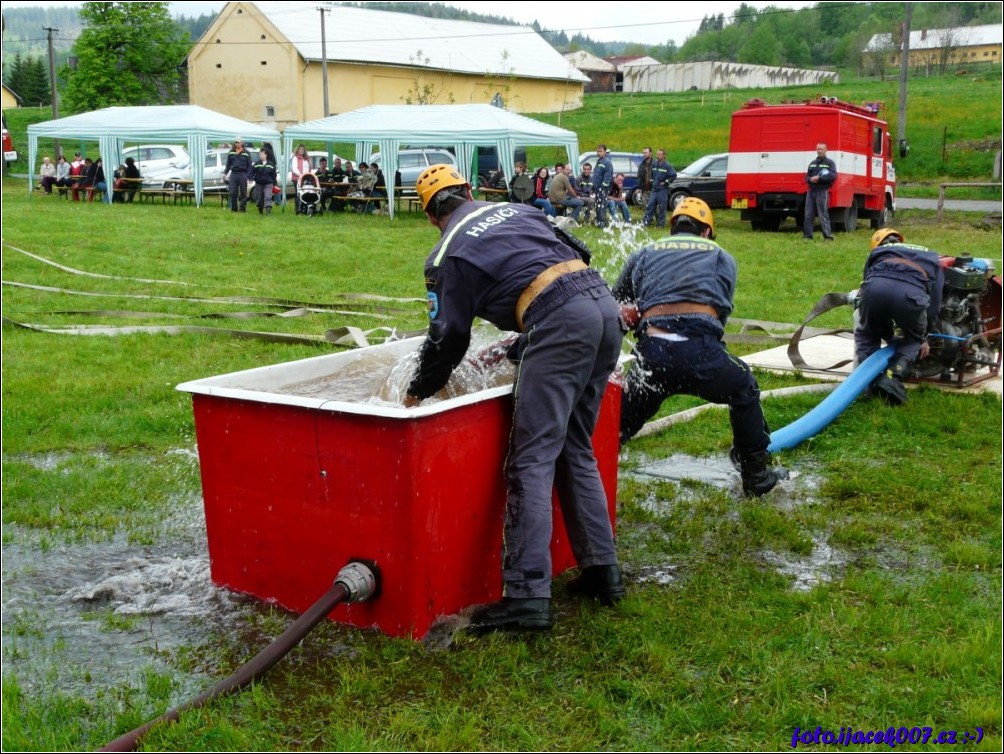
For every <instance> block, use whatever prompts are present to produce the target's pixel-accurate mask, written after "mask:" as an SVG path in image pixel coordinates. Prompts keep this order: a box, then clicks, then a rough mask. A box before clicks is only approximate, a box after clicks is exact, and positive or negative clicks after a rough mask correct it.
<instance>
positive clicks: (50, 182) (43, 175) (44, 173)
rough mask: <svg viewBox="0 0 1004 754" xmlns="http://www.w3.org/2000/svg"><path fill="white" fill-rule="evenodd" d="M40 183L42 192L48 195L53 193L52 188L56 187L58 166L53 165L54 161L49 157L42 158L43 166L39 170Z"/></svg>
mask: <svg viewBox="0 0 1004 754" xmlns="http://www.w3.org/2000/svg"><path fill="white" fill-rule="evenodd" d="M38 177H39V181H40V182H41V184H42V190H43V191H44V192H45V193H47V194H51V193H52V187H53V186H55V185H56V166H55V165H53V164H52V160H50V159H49V158H48V157H43V158H42V165H41V166H40V167H39V169H38Z"/></svg>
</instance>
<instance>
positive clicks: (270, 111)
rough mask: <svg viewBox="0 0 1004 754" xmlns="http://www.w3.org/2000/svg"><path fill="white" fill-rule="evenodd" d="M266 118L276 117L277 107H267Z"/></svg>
mask: <svg viewBox="0 0 1004 754" xmlns="http://www.w3.org/2000/svg"><path fill="white" fill-rule="evenodd" d="M265 117H266V118H274V117H275V105H265Z"/></svg>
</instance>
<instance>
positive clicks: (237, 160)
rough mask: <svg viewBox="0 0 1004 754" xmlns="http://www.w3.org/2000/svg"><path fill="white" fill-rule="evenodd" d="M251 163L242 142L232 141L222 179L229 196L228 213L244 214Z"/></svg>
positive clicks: (240, 140)
mask: <svg viewBox="0 0 1004 754" xmlns="http://www.w3.org/2000/svg"><path fill="white" fill-rule="evenodd" d="M252 168H253V163H252V161H251V155H250V154H248V152H247V150H246V149H244V140H243V139H240V138H237V139H234V148H233V149H231V150H230V154H228V155H227V165H226V167H225V168H224V169H223V177H224V178H225V179H226V181H227V191H228V193H229V194H230V211H231V212H237V211H240V212H246V211H247V203H248V181H249V180H250V179H251V170H252Z"/></svg>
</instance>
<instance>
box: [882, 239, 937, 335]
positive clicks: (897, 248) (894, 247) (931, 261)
mask: <svg viewBox="0 0 1004 754" xmlns="http://www.w3.org/2000/svg"><path fill="white" fill-rule="evenodd" d="M890 259H905V260H907V261H908V262H912V263H913V264H914V265H916V266H917V267H920V268H921V269H920V270H918V269H917V268H916V267H913V266H910V265H907V264H902V263H900V262H892V261H890ZM940 260H941V257H940V255H939V254H937V253H936V252H933V251H931V250H930V249H927V248H925V247H923V246H915V245H913V244H908V243H896V244H888V245H886V246H878V247H876V248H875V249H874V250H873V251H872V253H871V254H869V255H868V259H867V260H866V261H865V270H864V275H863V279H864V280H865V281H867V280H868V279H869V278H873V277H883V278H892V279H893V280H899V281H901V282H902V283H904V284H906V285H913V286H917V287H919V288H923V289H924V290H926V291H927V293H928V295H929V296H930V297H931V303H930V304H929V305H928V307H927V323H928V328H932V327H934V326H935V324H936V323H937V321H938V318H939V316H940V314H941V292H942V289H943V288H944V287H945V271H944V270H943V269H942V267H941V261H940ZM921 270H923V272H922V271H921Z"/></svg>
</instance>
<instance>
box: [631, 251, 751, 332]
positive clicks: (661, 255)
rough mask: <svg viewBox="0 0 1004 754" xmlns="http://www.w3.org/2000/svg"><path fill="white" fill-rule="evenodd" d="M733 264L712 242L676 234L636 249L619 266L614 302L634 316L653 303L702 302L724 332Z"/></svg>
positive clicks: (733, 279)
mask: <svg viewBox="0 0 1004 754" xmlns="http://www.w3.org/2000/svg"><path fill="white" fill-rule="evenodd" d="M736 271H737V268H736V260H735V259H733V257H732V255H731V254H729V253H728V252H727V251H725V250H724V249H723V248H722V247H721V246H719V245H718V244H716V243H715V242H714V241H709V240H708V239H706V238H701V237H700V236H692V235H689V234H685V233H681V234H679V235H673V236H668V237H666V238H663V239H662V240H660V241H656V242H655V243H652V244H649V245H648V246H645V247H644V248H642V249H639V250H638V251H636V252H635V253H634V254H632V255H631V256H630V257H628V260H627V263H626V264H625V265H624V269H623V271H622V272H621V274H620V277H619V278H618V280H617V284H616V285H615V286H614V287H613V293H614V298H616V299H617V300H618V301H620V302H622V303H634V304H637V306H638V311H639V312H644V311H645V310H646V309H649V308H651V307H653V306H656V305H658V304H676V303H682V302H689V303H693V304H706V305H708V306H711V307H714V309H715V310H716V311H717V312H718V319H719V322H720V323H721V325H722V327H723V328H724V326H725V322H726V321H727V320H728V317H729V315H730V314H731V313H732V297H733V295H734V294H735V289H736Z"/></svg>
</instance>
